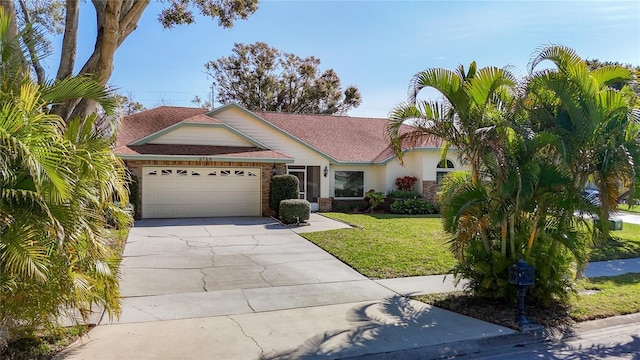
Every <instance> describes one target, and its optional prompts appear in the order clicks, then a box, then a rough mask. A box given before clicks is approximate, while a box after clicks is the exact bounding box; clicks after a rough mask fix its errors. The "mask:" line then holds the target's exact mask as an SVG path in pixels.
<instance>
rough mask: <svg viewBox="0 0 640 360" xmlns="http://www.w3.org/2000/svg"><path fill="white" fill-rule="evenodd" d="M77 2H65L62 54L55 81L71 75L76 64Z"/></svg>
mask: <svg viewBox="0 0 640 360" xmlns="http://www.w3.org/2000/svg"><path fill="white" fill-rule="evenodd" d="M79 9H80V1H79V0H67V3H66V18H65V23H64V35H63V38H62V53H61V55H60V66H59V67H58V74H57V75H56V79H58V80H62V79H64V78H67V77H69V76H71V75H72V73H73V66H74V65H75V63H76V46H77V43H78V14H79Z"/></svg>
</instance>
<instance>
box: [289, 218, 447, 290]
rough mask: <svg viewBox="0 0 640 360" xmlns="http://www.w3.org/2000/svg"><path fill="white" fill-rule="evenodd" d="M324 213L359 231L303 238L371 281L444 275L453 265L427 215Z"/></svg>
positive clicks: (440, 233)
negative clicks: (353, 226)
mask: <svg viewBox="0 0 640 360" xmlns="http://www.w3.org/2000/svg"><path fill="white" fill-rule="evenodd" d="M323 215H325V216H327V217H330V218H333V219H336V220H340V221H343V222H346V223H349V224H352V225H355V226H357V227H358V228H356V229H340V230H331V231H323V232H317V233H306V234H301V235H302V236H304V237H305V238H307V239H308V240H310V241H312V242H313V243H315V244H316V245H318V246H320V247H321V248H323V249H324V250H326V251H328V252H329V253H331V254H332V255H334V256H336V257H337V258H338V259H340V260H342V261H343V262H345V263H346V264H348V265H350V266H351V267H353V268H354V269H356V270H357V271H358V272H360V273H361V274H363V275H364V276H367V277H369V278H372V279H388V278H396V277H406V276H419V275H433V274H445V273H448V272H450V271H451V268H452V267H453V265H454V264H455V260H454V258H453V256H452V255H451V253H450V252H449V249H448V246H447V244H446V239H447V235H446V233H444V232H443V231H442V224H441V220H440V218H437V217H433V216H428V215H423V216H420V215H413V216H411V215H387V214H371V215H368V214H357V215H352V214H342V213H324V214H323Z"/></svg>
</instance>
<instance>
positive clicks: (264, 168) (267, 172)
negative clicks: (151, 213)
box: [125, 160, 286, 219]
mask: <svg viewBox="0 0 640 360" xmlns="http://www.w3.org/2000/svg"><path fill="white" fill-rule="evenodd" d="M125 164H126V165H127V168H128V169H129V172H130V173H131V174H132V175H135V176H136V177H137V178H138V204H135V208H136V214H135V218H136V219H140V218H141V217H142V188H143V187H144V182H143V181H142V168H143V167H144V166H185V167H186V166H188V167H253V168H256V167H257V168H260V173H261V177H262V178H261V181H260V183H261V184H260V186H261V190H262V216H271V215H272V213H273V211H272V210H271V209H270V208H269V185H270V184H271V176H272V175H273V165H274V164H273V163H257V162H233V161H231V162H225V161H167V160H127V161H125ZM275 165H276V172H277V173H278V174H284V173H285V172H286V165H285V164H275Z"/></svg>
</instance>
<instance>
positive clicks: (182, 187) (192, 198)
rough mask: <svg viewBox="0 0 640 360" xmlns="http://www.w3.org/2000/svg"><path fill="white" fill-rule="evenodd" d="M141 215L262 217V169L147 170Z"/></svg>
mask: <svg viewBox="0 0 640 360" xmlns="http://www.w3.org/2000/svg"><path fill="white" fill-rule="evenodd" d="M142 189H143V194H142V216H143V217H145V218H159V217H209V216H260V214H261V206H260V203H261V201H260V200H261V186H260V169H257V168H183V167H145V168H143V179H142Z"/></svg>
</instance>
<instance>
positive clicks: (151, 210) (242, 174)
mask: <svg viewBox="0 0 640 360" xmlns="http://www.w3.org/2000/svg"><path fill="white" fill-rule="evenodd" d="M386 125H387V120H386V119H373V118H358V117H349V116H330V115H307V114H287V113H274V112H252V111H248V110H246V109H244V108H243V107H241V106H238V105H235V104H232V105H225V106H222V107H219V108H217V109H214V110H212V111H208V110H206V109H200V108H184V107H173V106H161V107H158V108H155V109H151V110H146V111H143V112H140V113H136V114H133V115H130V116H127V117H126V118H125V119H124V120H123V123H122V127H121V129H120V131H119V135H118V138H117V141H116V146H115V150H114V152H115V153H116V155H118V156H119V157H121V158H122V159H123V160H124V162H125V163H126V166H127V167H128V169H129V171H130V172H131V174H132V175H134V176H135V177H136V178H137V179H138V185H139V186H138V187H139V197H138V198H139V200H138V204H137V205H138V206H136V208H137V214H136V215H137V216H138V217H142V218H167V217H215V216H260V215H262V216H268V215H270V214H271V210H270V209H269V206H268V197H269V183H270V180H271V176H272V175H273V174H284V173H288V174H292V175H295V176H297V177H298V178H299V179H300V197H301V198H304V199H307V200H309V202H310V203H311V204H312V210H320V211H327V210H331V207H332V202H333V201H334V200H349V199H362V198H363V197H364V194H365V192H366V191H368V190H370V189H375V190H376V191H382V192H387V191H390V190H394V189H395V185H394V182H395V179H396V178H397V177H401V176H415V177H417V178H418V179H419V181H418V183H417V185H416V189H415V190H417V191H419V192H421V193H422V194H424V196H425V197H426V198H428V199H433V198H434V195H435V189H436V183H437V181H438V180H439V178H440V177H441V176H442V175H443V174H444V173H446V172H448V171H451V170H454V169H456V168H459V163H458V162H457V159H455V158H454V157H451V156H450V157H449V158H447V159H446V160H442V159H441V150H440V147H439V146H438V144H435V143H427V144H425V146H422V147H420V148H413V149H410V150H408V151H407V152H406V155H405V158H404V166H402V165H401V164H400V162H399V161H398V160H397V159H396V158H395V157H394V155H393V152H392V151H391V150H390V148H389V147H388V143H387V140H386V139H385V128H386Z"/></svg>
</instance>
